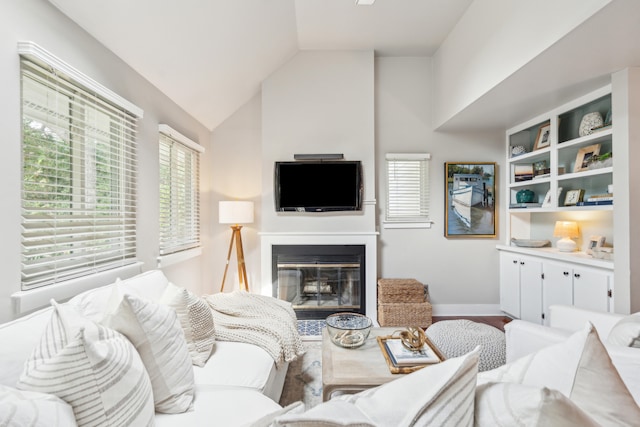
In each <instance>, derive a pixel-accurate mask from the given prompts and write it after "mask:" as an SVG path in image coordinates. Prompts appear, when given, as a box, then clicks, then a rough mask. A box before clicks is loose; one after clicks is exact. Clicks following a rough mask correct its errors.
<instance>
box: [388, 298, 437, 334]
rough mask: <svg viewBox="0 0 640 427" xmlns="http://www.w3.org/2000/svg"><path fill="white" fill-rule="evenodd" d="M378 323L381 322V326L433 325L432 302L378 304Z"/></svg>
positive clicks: (423, 326)
mask: <svg viewBox="0 0 640 427" xmlns="http://www.w3.org/2000/svg"><path fill="white" fill-rule="evenodd" d="M378 323H380V326H405V327H406V326H419V327H421V328H427V327H429V326H430V325H431V303H429V302H404V303H388V304H378Z"/></svg>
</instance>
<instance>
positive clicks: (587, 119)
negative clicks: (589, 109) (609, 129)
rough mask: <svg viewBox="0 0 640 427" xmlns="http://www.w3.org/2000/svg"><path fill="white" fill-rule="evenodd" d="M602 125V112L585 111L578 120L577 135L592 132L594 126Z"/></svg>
mask: <svg viewBox="0 0 640 427" xmlns="http://www.w3.org/2000/svg"><path fill="white" fill-rule="evenodd" d="M603 125H604V120H603V119H602V114H600V113H599V112H597V111H594V112H593V113H587V114H585V115H584V116H583V117H582V120H581V121H580V128H579V129H578V135H580V136H586V135H591V134H592V133H593V129H594V128H599V127H601V126H603Z"/></svg>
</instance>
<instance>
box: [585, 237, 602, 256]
mask: <svg viewBox="0 0 640 427" xmlns="http://www.w3.org/2000/svg"><path fill="white" fill-rule="evenodd" d="M605 241H606V238H605V237H604V236H591V237H590V238H589V243H588V244H587V253H588V254H589V255H593V250H594V249H596V248H601V247H603V246H604V242H605Z"/></svg>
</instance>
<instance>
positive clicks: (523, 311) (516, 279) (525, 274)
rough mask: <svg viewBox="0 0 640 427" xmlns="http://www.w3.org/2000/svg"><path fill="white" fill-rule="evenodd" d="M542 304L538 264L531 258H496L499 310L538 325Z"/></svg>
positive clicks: (520, 256)
mask: <svg viewBox="0 0 640 427" xmlns="http://www.w3.org/2000/svg"><path fill="white" fill-rule="evenodd" d="M541 304H542V263H541V262H540V260H537V259H535V258H532V257H527V256H522V255H513V254H508V253H503V254H501V256H500V308H501V310H502V311H504V312H505V313H507V314H509V315H511V316H514V317H517V318H519V319H523V320H528V321H530V322H539V321H540V316H541V311H540V306H541Z"/></svg>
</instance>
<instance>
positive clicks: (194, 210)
mask: <svg viewBox="0 0 640 427" xmlns="http://www.w3.org/2000/svg"><path fill="white" fill-rule="evenodd" d="M202 151H204V150H203V149H202V147H200V146H199V145H198V144H196V143H195V142H193V141H190V140H189V139H187V138H186V137H184V136H182V135H180V134H179V133H178V132H176V131H174V130H173V129H171V128H170V127H169V126H167V125H160V255H168V254H172V253H176V252H180V251H183V250H186V249H191V248H195V247H198V246H200V184H199V183H200V155H199V154H200V152H202Z"/></svg>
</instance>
